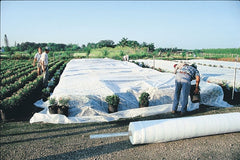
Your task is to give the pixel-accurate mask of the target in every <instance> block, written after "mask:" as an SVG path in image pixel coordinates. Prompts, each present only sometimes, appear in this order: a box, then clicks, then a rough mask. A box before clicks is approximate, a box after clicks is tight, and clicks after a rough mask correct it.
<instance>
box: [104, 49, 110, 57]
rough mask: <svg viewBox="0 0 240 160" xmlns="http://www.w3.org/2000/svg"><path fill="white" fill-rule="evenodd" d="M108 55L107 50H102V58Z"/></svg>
mask: <svg viewBox="0 0 240 160" xmlns="http://www.w3.org/2000/svg"><path fill="white" fill-rule="evenodd" d="M108 54H109V52H108V50H107V49H104V50H103V57H107V56H108Z"/></svg>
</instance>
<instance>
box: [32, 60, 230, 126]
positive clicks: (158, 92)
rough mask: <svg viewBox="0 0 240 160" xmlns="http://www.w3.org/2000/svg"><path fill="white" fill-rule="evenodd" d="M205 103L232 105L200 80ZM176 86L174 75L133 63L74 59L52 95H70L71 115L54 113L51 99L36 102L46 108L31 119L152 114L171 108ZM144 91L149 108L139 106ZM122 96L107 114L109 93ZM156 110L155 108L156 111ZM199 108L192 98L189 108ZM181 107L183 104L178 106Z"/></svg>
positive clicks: (82, 120)
mask: <svg viewBox="0 0 240 160" xmlns="http://www.w3.org/2000/svg"><path fill="white" fill-rule="evenodd" d="M200 86H201V97H202V101H201V103H202V104H205V105H210V106H218V107H230V106H231V105H229V104H228V103H226V102H224V101H223V91H222V89H221V87H220V86H218V85H215V84H210V83H206V82H204V81H201V82H200ZM174 89H175V75H174V74H172V73H161V72H158V71H156V70H153V69H148V68H141V67H139V66H137V65H135V64H133V63H131V62H126V61H124V62H123V61H117V60H113V59H73V60H71V61H70V62H69V63H68V64H67V66H66V68H65V70H64V71H63V73H62V75H61V77H60V81H59V84H58V85H57V86H56V88H55V89H54V91H53V94H52V95H51V98H53V97H54V98H56V99H59V98H61V97H62V98H70V102H69V103H70V108H69V117H64V116H62V115H51V114H49V112H48V109H47V107H48V106H49V102H48V101H47V102H45V103H44V102H43V101H41V100H40V101H37V102H36V103H35V105H36V106H38V107H42V108H44V110H43V111H41V112H40V113H36V114H34V115H33V117H32V118H31V120H30V122H31V123H34V122H46V123H85V122H103V121H104V122H106V121H113V120H118V119H121V118H129V117H136V116H140V115H144V113H146V115H148V113H149V112H150V113H151V115H154V114H159V113H166V112H170V111H171V107H172V102H173V95H174ZM142 92H148V93H149V94H150V102H149V105H150V107H148V108H144V109H141V108H140V109H139V104H138V101H139V100H138V99H139V97H140V94H141V93H142ZM112 94H117V95H118V96H119V97H120V104H119V107H118V110H119V111H121V112H118V113H114V114H108V113H107V112H108V105H107V103H106V102H105V98H106V96H109V95H112ZM152 107H153V108H154V109H156V110H154V109H153V108H152ZM198 108H199V103H195V104H192V103H191V101H190V98H189V104H188V111H192V110H195V109H198ZM179 109H180V106H179Z"/></svg>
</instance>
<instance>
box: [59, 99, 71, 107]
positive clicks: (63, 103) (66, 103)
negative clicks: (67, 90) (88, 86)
mask: <svg viewBox="0 0 240 160" xmlns="http://www.w3.org/2000/svg"><path fill="white" fill-rule="evenodd" d="M69 100H70V99H69V98H59V100H58V104H59V105H60V106H69Z"/></svg>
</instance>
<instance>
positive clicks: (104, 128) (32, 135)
mask: <svg viewBox="0 0 240 160" xmlns="http://www.w3.org/2000/svg"><path fill="white" fill-rule="evenodd" d="M224 112H240V107H234V108H228V109H216V108H210V109H205V110H202V111H201V112H200V113H193V115H203V114H214V113H224ZM171 117H173V116H172V115H171V114H162V115H158V116H152V117H147V118H136V119H131V120H122V121H120V122H112V123H91V124H65V125H60V124H58V125H54V124H42V123H38V124H29V122H7V123H1V126H0V129H1V132H0V159H1V160H5V159H6V160H7V159H16V160H19V159H64V160H66V159H71V160H74V159H104V160H105V159H126V160H128V159H129V160H132V159H170V160H172V159H194V160H197V159H221V160H222V159H234V160H236V159H240V132H238V133H230V134H221V135H214V136H206V137H198V138H191V139H185V140H179V141H173V142H166V143H155V144H145V145H136V146H133V145H132V144H131V143H130V141H129V140H128V137H118V138H107V139H89V136H90V135H91V134H98V133H113V132H125V131H127V130H128V124H129V122H131V121H135V120H149V119H160V118H171Z"/></svg>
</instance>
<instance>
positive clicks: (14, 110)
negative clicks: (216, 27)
mask: <svg viewBox="0 0 240 160" xmlns="http://www.w3.org/2000/svg"><path fill="white" fill-rule="evenodd" d="M99 54H100V53H99ZM119 54H120V53H119ZM109 55H111V54H109ZM81 56H82V55H81ZM68 62H69V60H68V59H66V60H60V58H59V57H55V59H53V58H51V60H50V64H49V67H50V70H49V71H50V77H49V84H48V87H47V88H43V87H42V76H37V73H36V69H35V67H33V66H32V60H1V64H4V65H1V66H4V67H1V97H0V98H1V99H0V100H1V101H0V103H1V109H2V113H4V116H5V122H1V126H0V130H1V132H0V138H1V140H0V150H1V151H0V159H3V160H5V159H179V158H180V159H238V158H239V156H240V155H239V150H240V146H239V144H240V141H239V140H240V134H239V133H230V134H223V135H214V136H206V137H199V138H192V139H185V140H179V141H174V142H168V143H156V144H148V145H137V146H132V145H131V143H130V142H129V140H128V138H127V137H118V138H109V139H98V140H90V139H89V135H91V134H97V133H113V132H125V131H127V129H128V124H129V122H131V121H141V120H153V119H164V118H173V117H175V116H174V115H172V114H169V113H163V114H158V115H155V116H149V117H144V118H143V117H137V118H129V119H123V120H119V121H115V122H109V123H87V124H65V125H62V124H45V123H34V124H30V123H29V118H30V117H31V116H32V115H33V113H34V112H36V110H35V109H36V108H34V107H33V105H32V104H33V103H34V102H35V101H36V100H38V99H40V98H43V96H44V93H47V94H49V93H50V92H52V89H53V88H55V86H57V84H58V80H59V78H60V75H61V73H62V71H63V70H64V68H65V65H66V64H67V63H68ZM53 78H54V79H53ZM50 90H51V91H50ZM48 96H49V95H48ZM227 112H240V110H239V107H237V106H236V107H231V108H218V107H209V106H201V107H200V109H199V110H197V111H193V112H191V113H190V115H189V116H198V115H206V114H215V113H227ZM1 117H2V120H4V119H3V115H2V116H1ZM177 117H178V116H177ZM20 119H23V120H24V121H21V120H20ZM180 147H181V149H179V148H180ZM146 151H147V152H146ZM183 153H184V154H183Z"/></svg>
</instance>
